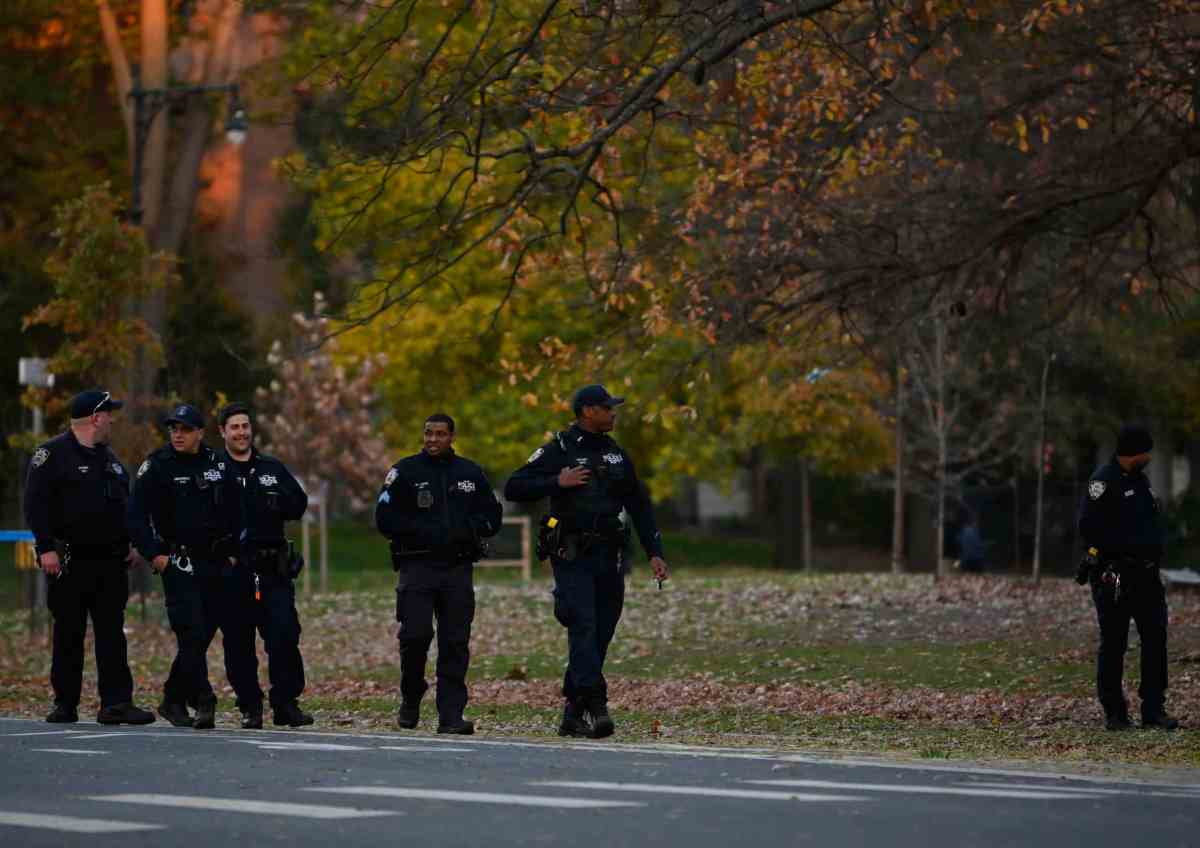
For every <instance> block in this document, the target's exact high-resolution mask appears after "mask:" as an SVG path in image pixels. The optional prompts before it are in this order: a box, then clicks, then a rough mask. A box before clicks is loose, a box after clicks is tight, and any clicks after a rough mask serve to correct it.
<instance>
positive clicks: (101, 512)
mask: <svg viewBox="0 0 1200 848" xmlns="http://www.w3.org/2000/svg"><path fill="white" fill-rule="evenodd" d="M123 405H124V403H123V402H122V401H119V400H113V399H112V395H110V394H109V393H108V392H105V391H101V390H100V389H95V390H92V391H87V392H82V393H80V394H78V395H76V396H75V397H73V398H72V399H71V404H70V414H71V427H70V429H69V430H67V431H66V432H65V433H63V434H62V435H59V436H56V437H55V438H53V439H51V440H50V441H48V442H46V443H45V444H43V445H41V446H40V447H38V449H37V450H36V451H34V453H33V459H32V460H31V461H30V464H29V473H28V477H27V482H26V487H25V521H26V523H27V524H28V525H29V528H30V530H32V531H33V537H34V544H35V546H36V551H37V555H38V564H39V565H40V566H41V569H42V571H44V572H45V574H46V581H47V584H48V585H47V593H46V596H47V606H48V607H49V608H50V612H51V614H52V615H53V616H54V631H53V657H52V659H51V662H50V684H51V686H52V687H53V689H54V709H53V710H51V711H50V714H49V715H47V716H46V721H49V722H53V723H60V722H66V723H70V722H76V721H79V712H78V709H79V698H80V695H81V690H82V688H83V644H84V636H85V635H86V634H87V620H88V616H91V618H92V632H93V635H94V637H95V643H96V645H95V648H96V671H97V675H98V677H99V690H100V711H99V713H98V714H97V716H96V720H97V721H98V722H100V723H101V724H150V723H151V722H153V721H154V714H153V713H151V712H148V711H146V710H143V709H140V708H139V707H136V706H134V705H133V676H132V675H131V674H130V672H129V658H128V653H127V646H126V643H125V629H124V628H125V603H126V601H128V600H129V577H128V575H127V573H126V569H127V566H128V565H129V564H131V563H133V562H134V559H135V556H134V553H133V549H132V548H131V547H130V545H129V532H128V531H127V529H126V525H125V503H126V501H127V500H128V498H129V475H128V474H127V473H126V471H125V467H124V466H123V465H121V462H120V460H118V459H117V457H116V455H115V454H113V452H112V450H110V449H109V447H108V437H109V433H110V432H111V430H112V421H113V415H112V414H113V412H115V411H116V410H118V409H120V408H121V407H122V406H123Z"/></svg>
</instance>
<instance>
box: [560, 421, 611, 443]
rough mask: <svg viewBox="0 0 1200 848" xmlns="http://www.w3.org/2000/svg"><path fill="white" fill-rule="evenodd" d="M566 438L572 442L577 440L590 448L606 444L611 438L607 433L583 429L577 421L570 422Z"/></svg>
mask: <svg viewBox="0 0 1200 848" xmlns="http://www.w3.org/2000/svg"><path fill="white" fill-rule="evenodd" d="M567 438H568V439H569V440H570V441H572V442H577V443H578V444H581V445H586V446H587V447H590V448H595V447H600V446H602V445H607V444H608V443H609V442H610V441H611V440H612V439H611V437H610V436H609V435H608V434H607V433H593V432H591V431H589V430H585V429H583V428H582V427H580V426H579V424H578V423H576V424H572V425H571V426H570V427H568V428H567Z"/></svg>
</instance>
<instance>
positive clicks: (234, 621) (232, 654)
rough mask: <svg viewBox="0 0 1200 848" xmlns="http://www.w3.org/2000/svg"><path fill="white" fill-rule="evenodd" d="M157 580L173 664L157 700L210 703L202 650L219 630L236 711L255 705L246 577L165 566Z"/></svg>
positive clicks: (238, 572)
mask: <svg viewBox="0 0 1200 848" xmlns="http://www.w3.org/2000/svg"><path fill="white" fill-rule="evenodd" d="M197 568H199V567H198V566H197ZM162 576H163V588H164V590H165V592H166V596H167V619H168V620H169V621H170V623H171V629H172V630H173V631H174V632H175V642H176V653H175V659H174V660H173V661H172V663H171V671H170V673H169V674H168V676H167V680H166V683H164V684H163V700H165V701H169V702H173V703H181V704H190V705H192V706H201V705H210V704H214V703H216V695H215V694H214V692H213V688H212V685H211V684H210V683H209V681H208V646H209V645H210V644H212V640H213V637H214V636H215V635H216V632H217V630H218V629H220V630H221V632H222V636H223V643H224V647H225V669H226V674H227V675H228V677H229V683H230V685H232V686H233V690H234V692H235V693H236V695H237V703H238V707H239V708H241V709H249V708H254V707H256V706H259V705H261V704H262V700H263V694H262V689H260V688H259V686H258V661H257V658H256V657H255V655H254V639H253V633H254V630H253V628H254V624H253V620H252V610H253V607H252V604H253V603H254V587H253V582H252V581H251V580H250V578H249V576H248V572H247V571H245V570H244V569H233V571H232V572H231V573H229V574H225V575H221V574H213V575H208V574H206V575H205V576H197V574H195V573H193V574H188V573H186V572H183V571H180V570H179V569H178V568H177V567H176V566H175V565H168V566H167V569H166V570H165V571H164V572H163V575H162Z"/></svg>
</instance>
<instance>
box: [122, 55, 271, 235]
mask: <svg viewBox="0 0 1200 848" xmlns="http://www.w3.org/2000/svg"><path fill="white" fill-rule="evenodd" d="M211 92H224V93H225V94H226V95H228V97H229V106H228V111H229V116H228V118H227V119H226V121H225V136H226V138H228V139H229V140H230V141H231V142H233V143H234V144H241V143H242V142H243V141H244V140H245V138H246V129H247V124H246V112H245V110H244V109H243V108H242V103H241V100H240V99H239V97H238V86H237V83H232V82H231V83H225V84H223V85H181V86H170V87H168V88H142V75H141V71H140V69H139V68H138V67H137V66H136V65H134V67H133V86H132V88H130V90H129V99H130V100H132V101H133V169H132V170H133V208H132V209H130V218H131V219H132V220H133V223H134V224H136V225H137V226H141V224H142V213H143V209H142V164H143V161H144V159H145V155H146V139H147V138H148V137H149V135H150V127H151V126H152V125H153V124H154V119H155V118H156V117H158V113H159V112H161V111H162V109H163V107H164V106H166V105H168V104H170V103H175V102H179V101H182V100H185V99H187V98H188V97H191V96H192V95H194V94H208V93H211Z"/></svg>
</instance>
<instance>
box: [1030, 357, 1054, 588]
mask: <svg viewBox="0 0 1200 848" xmlns="http://www.w3.org/2000/svg"><path fill="white" fill-rule="evenodd" d="M1053 361H1054V355H1053V354H1047V355H1046V361H1045V364H1044V365H1043V366H1042V397H1041V405H1040V406H1039V407H1038V410H1039V415H1040V423H1039V424H1038V452H1037V464H1038V468H1037V472H1038V476H1037V502H1036V506H1035V507H1034V524H1033V582H1035V583H1037V582H1038V581H1039V580H1041V579H1042V508H1043V499H1044V494H1043V493H1044V489H1045V484H1046V383H1047V382H1049V378H1050V363H1051V362H1053Z"/></svg>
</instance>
